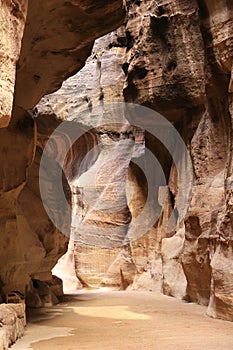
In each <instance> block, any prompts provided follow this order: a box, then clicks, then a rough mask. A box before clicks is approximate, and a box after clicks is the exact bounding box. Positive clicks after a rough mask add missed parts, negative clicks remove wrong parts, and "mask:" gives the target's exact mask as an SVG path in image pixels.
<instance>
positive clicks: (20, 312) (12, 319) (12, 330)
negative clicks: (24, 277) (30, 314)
mask: <svg viewBox="0 0 233 350" xmlns="http://www.w3.org/2000/svg"><path fill="white" fill-rule="evenodd" d="M0 323H1V329H0V349H1V350H7V349H8V348H9V347H10V346H11V345H12V344H14V343H15V342H16V340H17V339H19V338H21V337H22V336H23V334H24V327H25V326H26V314H25V304H24V303H19V304H1V305H0Z"/></svg>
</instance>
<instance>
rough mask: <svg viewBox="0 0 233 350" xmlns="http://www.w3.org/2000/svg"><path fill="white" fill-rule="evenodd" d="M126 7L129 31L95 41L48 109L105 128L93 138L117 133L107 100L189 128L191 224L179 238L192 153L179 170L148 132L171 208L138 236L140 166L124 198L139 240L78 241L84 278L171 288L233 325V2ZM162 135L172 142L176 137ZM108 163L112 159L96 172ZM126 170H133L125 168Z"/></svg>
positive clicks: (143, 191) (143, 195)
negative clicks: (113, 243)
mask: <svg viewBox="0 0 233 350" xmlns="http://www.w3.org/2000/svg"><path fill="white" fill-rule="evenodd" d="M126 5H127V8H128V17H127V20H126V21H125V23H124V25H123V26H122V27H121V28H120V29H118V30H117V31H116V32H113V33H111V34H109V35H107V36H105V37H103V38H101V39H99V40H98V41H96V43H95V47H94V50H93V52H92V54H91V56H90V57H89V58H88V60H87V62H86V65H85V67H84V68H83V69H82V70H81V72H80V73H79V74H77V75H76V76H75V77H73V78H71V80H69V82H67V84H64V86H63V88H62V90H60V91H59V92H58V93H57V94H55V95H51V96H49V97H48V98H47V100H44V102H43V104H44V106H46V108H47V110H50V113H51V111H52V113H55V114H56V115H58V116H59V115H60V116H62V118H65V119H69V120H73V121H79V122H80V123H81V124H82V126H86V127H87V128H93V126H94V125H96V124H98V125H101V127H100V128H99V129H98V130H97V131H95V132H94V133H95V134H96V135H97V136H98V137H99V136H100V134H102V135H107V137H108V138H110V139H111V140H113V138H114V137H113V136H114V133H115V132H116V128H115V126H114V120H115V119H114V118H115V117H114V115H111V118H109V119H108V120H107V121H108V126H105V127H103V124H105V120H104V117H106V116H105V115H104V110H106V105H107V104H108V103H109V102H119V101H125V102H133V103H138V104H142V105H145V106H147V107H150V108H152V109H153V110H156V111H158V112H160V113H161V114H162V115H163V116H165V117H166V118H167V119H168V120H169V121H170V122H171V123H172V125H173V126H174V127H175V128H176V129H177V130H178V131H179V133H180V135H181V136H182V138H183V140H184V142H185V144H186V146H187V149H188V151H189V154H190V156H191V159H192V167H193V175H194V179H193V185H192V196H191V199H190V203H189V208H188V211H187V213H186V216H185V217H184V218H183V220H182V221H181V222H180V224H179V226H178V227H176V228H172V229H170V230H169V229H168V226H169V223H170V220H171V215H173V216H174V217H173V220H175V219H177V218H176V215H177V212H176V210H174V209H176V208H178V204H179V203H178V202H179V196H178V193H179V191H180V190H183V191H184V190H185V186H186V183H184V182H185V181H183V183H180V182H179V179H178V175H177V172H178V171H180V170H182V171H183V173H186V178H187V179H188V178H189V177H190V176H191V171H190V169H189V170H188V172H187V171H186V170H187V169H186V164H185V162H184V161H183V160H182V157H181V158H180V163H179V165H178V167H179V169H176V167H175V166H174V163H173V159H172V158H173V154H169V152H168V150H167V149H166V147H165V146H164V145H163V144H161V142H159V141H158V140H156V139H155V138H153V137H152V135H150V134H149V133H148V132H144V131H143V130H141V131H140V132H141V135H143V136H142V137H141V139H142V140H143V142H142V143H143V152H142V154H141V157H144V158H145V162H146V160H147V159H148V158H147V157H146V152H147V150H148V149H149V150H151V151H152V152H153V154H154V155H155V156H156V157H157V159H158V160H159V162H160V164H161V167H162V169H163V171H164V175H165V178H166V185H164V184H163V186H161V187H162V188H161V189H160V190H159V191H157V192H156V191H155V194H156V195H155V199H154V200H155V202H156V201H158V203H161V204H163V209H162V214H161V216H160V217H159V219H158V220H157V221H156V222H155V223H154V225H153V227H152V228H151V229H150V230H149V231H148V232H146V233H145V234H143V235H141V236H140V232H139V233H138V232H137V231H140V230H141V227H139V226H138V227H136V228H135V226H134V224H133V222H134V220H136V217H137V216H138V215H139V214H140V212H141V211H142V208H143V207H144V205H145V203H146V199H147V195H148V193H147V182H146V179H145V176H144V175H143V172H142V171H141V170H140V169H138V167H137V166H135V164H133V163H132V162H130V163H129V164H128V168H127V179H126V181H125V178H124V181H123V185H124V189H125V190H124V191H123V192H124V196H123V197H122V199H121V201H122V203H125V198H126V204H127V210H128V213H129V214H130V216H131V219H130V220H131V221H130V222H128V221H127V220H126V222H127V225H128V227H127V228H126V232H125V233H124V235H126V237H133V233H134V234H135V235H136V237H137V239H131V240H128V241H127V244H126V245H125V246H124V247H122V248H121V249H119V252H117V251H115V252H114V250H113V249H112V250H111V249H109V247H106V246H104V247H103V248H102V249H99V248H98V249H97V248H96V247H91V244H90V242H88V244H87V242H85V244H77V245H76V251H75V258H76V261H77V264H76V271H77V274H78V275H79V274H80V275H82V278H83V279H84V280H85V279H86V281H87V282H89V283H97V284H99V283H100V282H101V281H102V283H105V284H111V285H118V286H121V287H122V286H124V288H125V287H126V286H127V285H128V284H130V288H132V289H141V288H146V289H150V290H161V291H163V292H164V293H165V294H167V295H171V296H175V297H178V298H182V299H185V300H188V301H194V302H197V303H200V304H204V305H207V306H208V311H207V313H208V314H209V315H210V316H213V317H220V318H224V319H227V320H231V321H232V320H233V312H232V310H233V305H232V303H233V299H232V293H233V283H232V273H233V265H232V234H233V232H232V144H231V143H232V141H231V140H232V105H233V104H232V96H231V94H232V92H233V88H232V54H233V33H232V18H233V17H232V11H233V5H232V4H231V3H230V2H229V1H217V0H216V1H194V0H192V1H185V0H182V1H181V0H176V1H173V2H170V1H166V0H161V1H156V2H155V1H151V0H143V1H127V2H126ZM78 87H79V88H78ZM67 102H68V103H67ZM96 106H98V113H95V111H96V108H95V107H96ZM43 108H45V107H43ZM122 115H124V114H122ZM142 118H143V116H142ZM129 129H130V128H129ZM129 131H130V132H132V130H128V129H127V132H129ZM117 132H118V133H119V131H117ZM121 132H122V130H121ZM118 135H119V134H118ZM164 138H167V139H169V133H167V131H166V132H164ZM118 141H119V140H118ZM111 142H112V141H111ZM110 150H111V144H110V146H109V152H110ZM101 152H102V151H101ZM103 153H104V152H103ZM100 154H101V153H100ZM101 161H103V162H104V159H103V155H102V158H101V156H99V157H98V158H97V160H96V163H95V164H94V166H96V167H97V166H98V164H99V163H100V162H101ZM149 165H150V164H149ZM149 165H148V166H149ZM114 166H115V163H114V162H113V163H112V164H109V166H108V169H107V171H106V172H105V171H103V173H106V174H108V172H111V169H115V168H114ZM100 168H101V167H100ZM119 168H120V169H121V170H122V169H123V168H124V166H123V165H122V164H120V163H119ZM102 169H104V167H102ZM92 171H93V169H92V167H90V169H89V173H88V172H87V173H85V172H84V173H83V174H82V177H81V179H80V181H81V182H82V184H84V186H83V188H82V186H80V183H79V182H78V180H77V182H76V185H77V189H79V190H78V191H77V193H78V195H79V196H80V195H81V193H82V195H81V200H80V198H79V200H78V199H77V197H75V196H76V194H75V195H74V196H73V198H76V200H75V201H76V202H75V208H76V209H75V210H77V212H78V211H79V210H81V209H80V208H85V210H86V209H87V208H86V207H85V205H84V203H85V197H86V195H87V192H88V191H89V190H90V188H92V189H93V191H94V186H93V183H95V182H94V181H93V182H91V183H89V184H88V178H91V175H90V174H91V172H92ZM112 172H113V173H114V174H115V172H114V171H112ZM189 172H190V173H189ZM103 179H104V177H103ZM75 181H76V180H75ZM95 185H96V183H95ZM111 185H112V184H111ZM180 186H181V188H180ZM113 187H114V186H113ZM81 188H82V191H83V192H82V191H81ZM110 188H111V186H110ZM109 191H110V190H109V188H108V191H107V193H108V194H109V193H111V192H109ZM117 191H119V192H120V190H119V189H118V190H117ZM123 192H122V193H123ZM101 193H102V192H101ZM111 196H112V197H111ZM110 197H111V198H113V192H112V193H111V195H110ZM98 198H99V195H97V199H98ZM78 203H79V204H80V206H79V205H78ZM111 205H112V204H110V207H111ZM78 207H79V209H78ZM87 212H88V210H87V211H86V212H85V213H84V217H85V215H86V213H87ZM146 214H147V215H150V212H147V213H146ZM90 215H91V218H92V222H93V221H95V225H96V226H98V227H99V225H100V226H101V227H103V226H104V225H107V223H108V221H109V217H107V218H105V216H102V217H101V218H100V216H98V215H99V214H98V215H97V213H96V212H94V213H93V211H92V213H91V214H90ZM147 215H146V217H147ZM94 216H95V220H94ZM115 219H116V218H115ZM111 223H112V221H111ZM114 224H115V221H114ZM78 227H79V226H78V225H77V226H75V231H76V230H77V231H78ZM106 232H107V231H106ZM102 238H103V237H102ZM106 239H107V240H109V237H107V238H106ZM105 243H106V241H105Z"/></svg>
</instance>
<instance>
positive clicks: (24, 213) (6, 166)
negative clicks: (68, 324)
mask: <svg viewBox="0 0 233 350" xmlns="http://www.w3.org/2000/svg"><path fill="white" fill-rule="evenodd" d="M123 17H124V9H123V5H122V2H121V1H118V0H112V1H107V2H106V1H99V2H98V3H97V2H93V1H89V0H86V1H56V0H54V1H49V2H43V3H39V2H38V1H34V0H29V1H11V0H9V1H8V0H6V1H2V2H1V10H0V18H1V23H2V26H1V44H0V62H1V73H0V120H1V121H0V127H1V129H0V133H1V142H0V148H1V152H0V153H1V167H0V208H1V211H0V230H1V245H0V261H1V269H0V293H1V299H2V298H3V299H5V297H6V295H7V293H9V292H11V291H15V290H18V291H20V292H21V293H23V294H27V301H28V302H29V303H30V305H31V306H33V305H34V306H42V305H45V304H46V303H50V302H53V301H54V299H56V298H55V297H54V296H55V295H59V294H60V287H59V283H60V282H59V281H58V280H56V282H54V280H52V274H51V269H52V268H53V266H54V265H55V263H56V262H57V260H58V259H59V257H61V256H62V255H63V254H64V253H65V251H66V250H67V245H68V236H69V231H70V220H71V217H70V214H69V213H68V212H66V213H64V212H63V211H62V208H60V212H59V210H58V212H57V216H58V217H60V219H62V221H63V222H64V225H65V227H66V230H67V231H66V233H67V236H65V235H64V234H62V233H61V232H60V231H59V230H58V229H57V228H56V227H55V226H54V224H53V223H52V222H51V220H50V218H49V217H48V215H47V213H46V211H45V209H44V207H43V204H42V201H41V195H40V191H39V168H40V160H41V154H42V151H43V148H44V146H45V143H46V141H47V139H48V137H49V136H50V134H51V133H52V132H53V130H54V128H56V127H57V126H58V125H59V123H61V121H58V120H55V119H54V118H52V117H51V118H47V119H45V120H44V121H40V120H37V121H36V122H35V121H34V120H33V118H32V117H33V113H32V110H31V109H32V108H33V107H35V105H36V103H37V102H38V101H39V100H40V99H41V97H42V96H43V95H44V94H46V93H49V92H52V91H55V90H56V89H58V88H59V86H60V85H61V83H62V81H63V80H65V79H66V78H67V77H68V76H70V75H72V74H74V73H75V72H77V71H78V70H79V69H80V68H81V67H82V66H83V64H84V62H85V60H86V58H87V56H88V55H89V53H90V51H91V48H92V45H93V42H94V39H95V38H97V37H99V36H101V35H103V34H105V33H107V32H108V31H110V30H113V29H115V28H117V27H118V26H119V25H120V24H121V23H122V21H123ZM65 141H66V140H65ZM55 142H56V144H57V150H58V152H59V150H60V148H61V145H62V143H63V142H64V138H62V137H61V139H59V140H55ZM82 142H84V140H83V139H82V141H81V143H79V146H78V147H79V149H81V148H82ZM71 153H72V151H71ZM48 157H49V161H50V164H51V166H52V168H53V170H56V169H59V163H58V158H59V156H58V157H57V155H56V154H55V155H54V154H52V155H51V154H50V155H49V156H48ZM69 164H70V162H69V159H67V169H68V170H69V171H70V172H71V173H72V171H73V170H72V169H71V167H69V166H68V165H69ZM42 170H43V176H44V179H46V181H47V185H48V189H49V190H50V191H52V192H55V193H57V194H59V192H60V190H61V189H60V188H56V186H55V185H54V183H53V178H51V174H50V172H49V169H46V168H45V169H42ZM68 170H67V171H68ZM68 175H69V174H66V176H68ZM62 187H63V188H65V189H66V191H65V192H66V195H67V198H68V200H69V198H70V188H69V185H68V182H67V180H66V177H65V174H64V173H63V184H62ZM49 193H51V192H49V191H48V201H49V200H50V197H49ZM50 289H51V290H53V292H51V293H50V291H49V290H50ZM46 290H47V292H48V297H46V293H45V291H46Z"/></svg>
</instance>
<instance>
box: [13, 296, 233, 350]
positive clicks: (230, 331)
mask: <svg viewBox="0 0 233 350" xmlns="http://www.w3.org/2000/svg"><path fill="white" fill-rule="evenodd" d="M205 311H206V308H204V307H201V306H199V305H195V304H191V303H190V304H187V303H185V302H182V301H178V300H176V299H174V298H169V297H166V296H162V295H158V294H154V293H150V292H128V291H123V292H113V291H105V290H98V291H82V292H79V293H77V294H76V295H67V296H65V298H64V302H63V303H61V304H59V305H58V306H57V307H54V308H48V309H43V310H38V311H36V312H33V314H31V316H30V319H29V324H28V326H27V330H26V334H25V336H24V337H23V338H22V339H21V340H19V341H18V343H17V344H16V345H14V346H13V347H12V350H26V349H33V350H77V349H78V350H84V349H85V350H86V349H89V350H100V349H101V350H102V349H108V350H152V349H153V350H178V349H179V350H199V349H203V350H233V323H231V322H226V321H221V320H214V319H211V318H209V317H207V316H206V315H205Z"/></svg>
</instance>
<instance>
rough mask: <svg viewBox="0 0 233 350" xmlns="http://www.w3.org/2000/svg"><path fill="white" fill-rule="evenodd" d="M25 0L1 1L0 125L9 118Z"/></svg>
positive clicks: (4, 124)
mask: <svg viewBox="0 0 233 350" xmlns="http://www.w3.org/2000/svg"><path fill="white" fill-rule="evenodd" d="M27 4H28V1H27V0H23V1H19V0H16V1H10V0H7V1H1V11H0V21H1V43H0V67H1V72H0V127H1V128H2V127H4V126H7V125H8V123H9V120H10V116H11V111H12V105H13V98H14V87H15V75H16V63H17V61H18V59H19V55H20V49H21V40H22V36H23V32H24V27H25V21H26V14H27Z"/></svg>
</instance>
